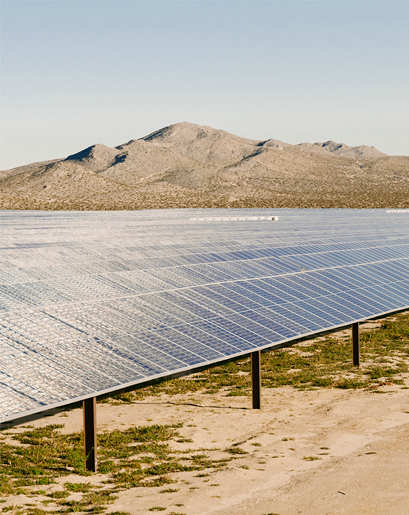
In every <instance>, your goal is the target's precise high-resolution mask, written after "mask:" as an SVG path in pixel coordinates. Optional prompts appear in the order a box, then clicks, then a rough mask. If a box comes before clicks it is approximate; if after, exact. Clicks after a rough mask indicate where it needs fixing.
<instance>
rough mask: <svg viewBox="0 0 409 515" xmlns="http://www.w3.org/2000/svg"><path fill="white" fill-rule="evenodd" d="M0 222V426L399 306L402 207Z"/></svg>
mask: <svg viewBox="0 0 409 515" xmlns="http://www.w3.org/2000/svg"><path fill="white" fill-rule="evenodd" d="M0 216H1V224H2V243H1V260H0V312H1V322H0V356H1V360H0V422H3V421H7V420H15V419H16V418H19V417H23V416H26V415H28V414H31V413H36V412H41V411H45V410H46V409H49V408H51V407H55V406H63V405H66V404H70V403H72V402H74V401H78V400H81V399H86V398H90V397H94V396H97V395H100V394H103V393H108V392H111V391H115V390H118V389H120V388H123V387H126V386H131V385H140V386H143V385H144V384H147V383H149V382H150V381H152V380H154V379H158V378H166V377H170V376H172V375H175V374H184V373H189V372H191V371H193V370H195V369H198V368H200V367H205V366H210V365H212V364H217V363H222V362H223V361H226V360H228V359H232V358H236V357H240V356H243V355H246V354H248V353H250V352H253V351H255V350H263V349H269V348H271V349H273V348H277V347H280V346H282V345H284V344H288V343H290V342H292V341H296V340H297V339H299V338H301V337H305V336H309V335H313V334H315V333H317V332H322V331H326V330H331V329H335V328H337V327H343V326H345V325H347V324H352V323H354V322H357V321H359V320H364V319H367V318H372V317H376V316H379V315H382V314H386V313H390V312H394V311H397V310H401V309H406V308H409V224H408V223H407V217H406V216H405V215H402V214H401V213H400V212H399V211H396V212H394V211H386V210H282V209H277V210H274V211H273V210H268V209H241V210H157V211H136V212H129V211H126V212H51V211H50V212H41V211H21V212H18V211H3V212H2V213H1V215H0ZM277 217H278V218H277Z"/></svg>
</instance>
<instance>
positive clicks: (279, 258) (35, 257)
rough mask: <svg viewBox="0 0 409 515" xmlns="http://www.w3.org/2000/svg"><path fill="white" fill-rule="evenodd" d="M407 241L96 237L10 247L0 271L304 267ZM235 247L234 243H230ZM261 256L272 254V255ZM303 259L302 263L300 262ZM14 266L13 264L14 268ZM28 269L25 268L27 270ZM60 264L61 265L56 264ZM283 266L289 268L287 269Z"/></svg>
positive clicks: (369, 255) (401, 250)
mask: <svg viewBox="0 0 409 515" xmlns="http://www.w3.org/2000/svg"><path fill="white" fill-rule="evenodd" d="M408 243H409V237H406V238H403V237H400V238H390V239H388V240H385V239H382V240H372V241H367V240H366V241H365V240H364V241H362V239H361V241H352V242H342V243H321V244H316V245H307V244H301V245H298V246H297V245H290V246H288V245H282V246H275V247H271V246H269V245H266V244H259V245H255V244H253V243H251V244H247V245H245V244H244V245H242V246H241V248H239V249H237V250H230V248H229V247H227V248H224V249H223V248H221V247H218V249H219V250H216V248H214V247H213V248H211V247H210V248H206V246H204V247H199V248H197V249H196V250H197V252H198V253H196V254H192V253H188V252H184V251H185V250H187V249H185V248H184V247H185V246H180V247H183V248H180V247H179V249H178V250H179V252H172V249H169V250H168V253H167V256H166V257H142V258H140V257H138V256H137V257H134V249H133V248H132V247H127V246H126V245H124V246H123V247H122V246H121V245H120V244H119V243H118V244H114V243H111V245H110V246H109V247H104V246H102V245H100V244H98V242H97V243H96V244H94V245H86V244H78V245H76V246H72V247H69V248H67V247H63V248H61V247H59V245H58V244H56V245H54V248H45V249H32V248H30V249H11V250H3V252H2V268H3V269H2V270H0V274H1V275H0V280H1V277H4V279H5V280H6V281H7V280H10V279H9V278H11V277H13V275H14V276H16V277H19V275H20V277H21V278H22V280H24V277H27V280H30V276H31V278H32V279H38V280H43V279H48V278H50V275H49V274H48V271H50V272H51V276H52V275H53V273H52V270H53V268H54V267H53V265H50V263H53V262H54V263H57V265H54V266H55V267H56V269H58V270H60V269H61V263H65V264H66V267H69V270H72V271H73V273H75V268H74V269H72V268H71V267H72V266H74V267H78V270H82V272H80V273H91V274H95V273H96V274H98V273H108V272H120V271H132V270H148V269H153V268H174V267H182V266H188V265H206V264H212V265H213V266H214V265H216V264H220V263H223V262H237V261H245V262H248V261H250V260H257V263H260V264H262V263H266V264H268V266H269V267H272V269H273V270H274V265H275V263H277V266H278V269H280V267H282V266H283V265H284V269H283V272H284V271H285V270H286V269H287V267H288V262H283V259H286V260H294V259H295V260H296V261H297V264H298V263H301V265H303V264H305V265H307V266H306V267H308V268H309V267H310V266H311V267H312V268H316V267H319V266H325V267H328V266H339V265H342V264H356V263H361V262H362V260H363V261H364V262H367V261H377V260H384V259H394V258H399V257H404V256H405V255H407V254H406V250H407V248H406V247H407V245H408ZM235 247H236V248H237V245H235ZM267 258H274V260H272V259H270V260H268V259H267ZM305 265H303V266H305ZM16 267H17V268H16ZM28 269H30V271H29V270H28ZM62 269H64V266H63V267H62ZM288 270H289V269H288Z"/></svg>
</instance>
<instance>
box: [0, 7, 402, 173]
mask: <svg viewBox="0 0 409 515" xmlns="http://www.w3.org/2000/svg"><path fill="white" fill-rule="evenodd" d="M1 8H2V13H1V14H2V16H1V23H2V45H1V53H2V64H1V80H2V84H1V100H2V149H1V150H2V161H1V168H2V169H5V168H10V167H14V166H19V165H23V164H27V163H30V162H33V161H40V160H45V159H52V158H57V157H65V156H67V155H69V154H71V153H74V152H77V151H79V150H81V149H82V148H85V147H87V146H89V145H92V144H94V143H104V144H105V145H109V146H116V145H119V144H121V143H124V142H126V141H128V140H130V139H133V138H139V137H142V136H144V135H146V134H148V133H149V132H152V131H154V130H156V129H159V128H160V127H163V126H166V125H169V124H172V123H176V122H180V121H189V122H193V123H199V124H203V125H210V126H211V127H215V128H219V129H225V130H227V131H229V132H232V133H234V134H237V135H239V136H243V137H248V138H254V139H267V138H277V139H281V140H283V141H286V142H289V143H299V142H302V141H310V142H315V141H326V140H328V139H333V140H335V141H339V142H344V143H347V144H349V145H359V144H366V145H374V146H376V147H377V148H379V149H380V150H382V151H383V152H386V153H388V154H406V155H409V32H408V26H409V2H407V1H376V2H373V1H342V0H341V1H329V0H326V1H314V0H310V1H298V2H296V1H289V0H288V1H286V0H283V1H269V0H265V1H257V0H251V1H238V0H230V1H219V0H213V1H206V2H203V1H195V0H187V1H173V0H167V1H152V0H147V1H138V0H134V1H132V0H128V1H122V0H111V1H101V0H82V1H76V0H59V1H56V0H52V1H41V0H31V1H20V0H8V1H6V0H3V1H2V2H1Z"/></svg>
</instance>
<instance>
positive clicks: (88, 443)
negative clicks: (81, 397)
mask: <svg viewBox="0 0 409 515" xmlns="http://www.w3.org/2000/svg"><path fill="white" fill-rule="evenodd" d="M83 412H84V453H85V460H86V461H85V468H86V469H87V470H91V471H92V472H96V471H97V399H96V397H92V398H91V399H87V400H86V401H84V402H83Z"/></svg>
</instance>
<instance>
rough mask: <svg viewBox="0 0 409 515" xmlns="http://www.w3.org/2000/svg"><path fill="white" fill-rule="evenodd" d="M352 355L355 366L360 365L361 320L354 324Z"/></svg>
mask: <svg viewBox="0 0 409 515" xmlns="http://www.w3.org/2000/svg"><path fill="white" fill-rule="evenodd" d="M352 356H353V363H354V367H359V322H356V323H355V324H352Z"/></svg>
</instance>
